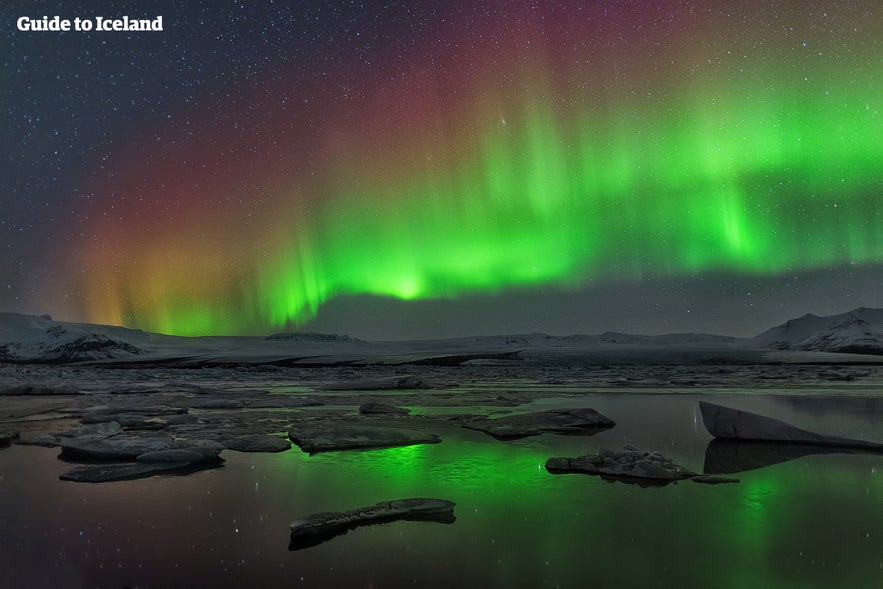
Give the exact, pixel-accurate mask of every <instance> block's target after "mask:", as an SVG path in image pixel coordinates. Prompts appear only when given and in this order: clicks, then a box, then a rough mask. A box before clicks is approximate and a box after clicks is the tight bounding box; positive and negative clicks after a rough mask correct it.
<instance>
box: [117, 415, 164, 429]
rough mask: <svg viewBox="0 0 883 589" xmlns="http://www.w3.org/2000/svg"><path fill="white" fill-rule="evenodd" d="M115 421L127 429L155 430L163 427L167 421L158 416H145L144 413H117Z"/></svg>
mask: <svg viewBox="0 0 883 589" xmlns="http://www.w3.org/2000/svg"><path fill="white" fill-rule="evenodd" d="M117 422H119V424H120V427H122V428H123V429H127V430H149V431H155V430H160V429H164V428H165V427H166V426H167V425H168V422H167V421H166V420H165V419H161V418H159V417H145V416H144V415H126V414H124V415H117Z"/></svg>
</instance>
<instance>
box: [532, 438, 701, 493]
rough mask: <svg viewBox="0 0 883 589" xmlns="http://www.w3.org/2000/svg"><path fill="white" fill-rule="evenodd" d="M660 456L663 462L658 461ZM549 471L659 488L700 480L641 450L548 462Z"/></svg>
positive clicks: (557, 458)
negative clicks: (646, 483) (596, 476)
mask: <svg viewBox="0 0 883 589" xmlns="http://www.w3.org/2000/svg"><path fill="white" fill-rule="evenodd" d="M632 447H633V446H632ZM656 456H659V459H654V458H655V457H656ZM546 470H548V471H549V472H550V473H552V474H562V473H584V474H592V475H599V476H601V477H603V478H608V479H613V480H622V481H624V482H630V481H649V482H650V483H651V484H656V485H666V484H668V483H671V482H674V481H679V480H683V479H690V478H693V477H696V476H698V475H697V474H696V473H695V472H692V471H690V470H688V469H686V468H684V467H683V466H681V465H679V464H675V463H674V462H672V461H671V460H668V459H667V458H665V457H662V456H661V455H659V454H656V453H650V452H641V451H638V450H623V451H622V452H616V451H613V450H608V449H606V448H602V449H601V451H600V452H598V454H588V455H586V456H579V457H577V458H563V457H555V458H549V460H547V461H546Z"/></svg>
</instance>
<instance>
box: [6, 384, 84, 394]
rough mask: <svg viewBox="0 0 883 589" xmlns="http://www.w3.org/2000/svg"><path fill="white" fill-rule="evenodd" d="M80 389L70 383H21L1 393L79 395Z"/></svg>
mask: <svg viewBox="0 0 883 589" xmlns="http://www.w3.org/2000/svg"><path fill="white" fill-rule="evenodd" d="M79 394H80V391H78V390H77V389H76V388H74V387H72V386H68V385H60V386H53V385H37V384H21V385H17V386H14V387H8V388H5V389H2V390H0V395H9V396H13V395H16V396H17V395H31V396H57V395H79Z"/></svg>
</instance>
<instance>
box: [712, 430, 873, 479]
mask: <svg viewBox="0 0 883 589" xmlns="http://www.w3.org/2000/svg"><path fill="white" fill-rule="evenodd" d="M814 454H877V455H883V453H880V452H873V451H869V450H864V451H863V450H860V449H851V448H841V447H829V446H820V445H818V444H793V443H772V442H752V441H736V440H722V439H714V440H711V441H710V442H709V443H708V447H707V448H706V449H705V466H704V472H705V474H732V473H737V472H744V471H746V470H755V469H758V468H764V467H766V466H772V465H773V464H779V463H780V462H787V461H789V460H796V459H798V458H803V457H804V456H812V455H814Z"/></svg>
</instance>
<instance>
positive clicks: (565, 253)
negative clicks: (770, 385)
mask: <svg viewBox="0 0 883 589" xmlns="http://www.w3.org/2000/svg"><path fill="white" fill-rule="evenodd" d="M824 4H825V3H820V2H807V3H800V6H799V7H798V6H796V5H797V3H789V2H767V1H763V2H762V1H743V2H736V3H728V4H727V6H726V7H724V6H716V3H705V2H681V1H674V0H670V1H663V2H597V3H580V2H574V3H551V4H548V5H539V6H536V7H527V6H522V5H516V6H510V5H506V6H505V7H503V6H502V5H499V4H496V3H489V4H487V5H480V6H476V7H472V6H471V5H470V6H458V7H450V8H448V7H447V5H444V8H443V7H442V5H434V4H433V3H425V4H421V5H419V6H416V7H414V8H413V10H410V9H409V10H407V11H406V10H405V9H404V8H403V7H398V8H395V7H394V8H389V7H387V8H386V9H385V10H386V11H387V12H385V13H383V14H381V15H380V16H379V17H378V18H373V19H367V18H366V17H364V14H362V13H358V12H356V13H353V14H355V17H354V16H353V15H352V14H350V15H349V16H347V15H345V14H344V12H342V11H343V9H336V8H334V7H332V8H331V12H332V14H331V17H326V20H323V21H322V24H320V25H316V27H318V28H310V23H311V22H313V21H311V12H310V11H311V10H313V9H311V8H304V9H292V10H290V11H288V12H286V13H285V14H284V19H283V18H281V16H283V15H276V14H267V13H266V12H267V9H255V8H252V9H249V10H253V11H257V10H260V12H261V14H259V15H258V14H254V13H249V14H248V19H251V20H255V19H257V20H258V22H262V23H265V22H267V21H266V19H267V18H269V17H273V19H274V20H273V22H274V23H275V24H274V25H273V27H275V28H272V30H270V27H269V26H268V27H267V29H268V30H269V32H267V30H264V32H263V33H261V34H258V31H257V30H255V29H248V31H249V33H248V34H243V35H241V36H238V37H236V42H237V43H238V44H234V45H232V46H228V45H229V44H225V45H224V46H223V47H220V45H218V44H217V43H216V45H217V48H216V51H220V52H221V54H220V57H216V58H214V60H215V61H213V62H212V63H210V64H203V65H202V66H200V67H202V68H203V69H204V70H205V71H203V72H202V73H203V74H204V75H203V76H202V77H203V78H209V77H211V76H209V75H208V73H206V72H207V71H208V70H211V68H215V70H216V71H217V72H224V71H226V70H225V66H224V60H229V63H230V64H231V65H230V66H229V69H230V71H231V72H232V73H231V75H230V77H229V79H225V77H224V76H223V75H220V74H218V75H216V76H214V78H213V79H212V80H211V81H206V80H202V81H200V82H199V83H194V84H193V87H192V88H191V89H188V90H186V91H181V90H180V89H178V91H176V92H173V91H172V90H171V89H170V90H168V91H167V92H165V93H164V92H162V91H161V90H158V89H157V88H161V87H162V84H163V83H164V82H163V79H162V76H161V75H160V74H161V73H162V72H163V71H165V70H163V69H162V67H160V66H159V65H157V64H156V63H154V62H157V63H158V62H160V61H163V62H164V61H167V60H168V59H170V58H171V56H175V55H176V52H181V51H187V50H188V47H187V45H186V43H187V41H186V39H187V38H188V34H195V33H194V31H193V30H192V29H193V27H196V23H197V21H199V22H203V21H205V20H208V25H205V24H203V25H202V26H207V27H211V26H213V24H212V23H214V25H217V26H220V25H218V22H219V21H220V19H225V18H227V19H229V18H232V17H231V16H230V14H228V12H227V11H226V10H225V11H219V12H218V13H213V12H211V9H207V8H203V9H202V10H201V11H200V12H199V13H197V12H196V11H195V10H194V11H191V12H188V11H183V10H179V11H177V12H175V13H173V12H172V11H167V12H165V13H164V18H165V22H166V23H167V25H166V31H165V32H162V33H154V35H165V36H167V38H166V40H164V41H161V40H159V37H157V36H154V37H152V40H144V39H140V40H135V41H132V40H130V41H129V42H131V43H136V42H137V43H141V44H142V46H143V48H144V49H145V50H146V53H147V54H146V55H145V56H142V57H138V58H137V59H143V60H145V61H144V62H143V63H144V64H146V65H144V66H143V69H142V70H139V71H142V72H143V76H142V77H144V76H147V77H150V76H153V78H149V83H148V84H146V86H147V87H146V88H142V89H141V90H136V91H135V92H146V93H147V94H149V95H151V97H152V98H154V99H155V101H154V103H153V104H161V108H152V109H149V112H147V113H139V112H136V111H137V109H136V108H134V107H131V106H130V105H128V104H127V103H126V102H125V101H124V100H123V98H122V97H123V96H124V95H126V96H127V95H128V94H127V92H130V91H119V90H116V92H117V93H118V94H119V95H120V96H119V98H117V99H115V100H113V101H110V102H109V103H107V104H105V103H102V104H103V105H104V106H102V107H101V108H107V107H108V105H109V107H110V108H117V107H118V105H117V103H119V105H120V106H119V108H122V109H123V110H124V111H126V112H128V114H127V115H126V116H125V117H120V118H119V119H117V120H116V122H115V123H114V124H113V125H110V124H108V125H107V129H105V130H104V131H103V133H102V135H101V137H100V138H96V137H93V138H91V140H92V141H94V143H93V144H91V145H95V146H96V147H95V148H89V149H87V148H84V149H82V151H83V152H84V153H86V154H87V155H88V156H87V157H85V156H84V157H80V158H77V161H76V162H66V163H65V164H64V169H65V170H70V171H69V173H67V174H66V175H64V174H62V175H59V180H58V181H57V184H55V185H53V186H49V187H48V188H47V190H48V189H49V188H53V189H55V190H56V192H58V193H62V194H64V193H65V191H66V193H68V194H69V195H71V194H72V195H74V196H68V197H67V199H68V200H66V201H65V202H64V207H62V208H64V210H65V213H64V216H65V218H67V219H68V221H67V223H68V229H67V230H66V235H65V239H64V240H60V239H56V240H55V242H54V243H53V244H52V245H50V246H48V247H46V248H45V249H42V250H41V252H42V258H41V259H40V268H41V270H40V272H38V273H35V275H36V274H39V275H40V276H41V278H40V280H41V283H40V284H41V286H40V288H39V295H38V297H37V298H38V299H39V300H40V301H41V302H42V303H44V304H45V305H46V306H48V307H50V310H52V309H55V308H57V309H61V310H62V311H63V312H66V313H68V314H70V315H71V317H72V318H77V319H81V320H88V321H92V322H99V323H109V324H118V325H128V326H133V327H139V328H143V329H147V330H151V331H158V332H163V333H170V334H180V335H203V334H237V333H264V332H267V331H272V330H279V329H283V328H286V327H291V326H294V327H298V326H303V325H304V324H306V323H307V322H309V321H310V320H311V319H313V318H314V317H315V316H316V315H317V314H319V313H321V310H322V308H323V304H324V303H326V302H327V301H329V300H331V299H334V298H336V297H341V296H348V295H376V296H382V297H393V298H396V299H401V300H405V301H408V300H424V299H443V300H447V299H456V298H458V297H462V296H467V295H468V296H473V295H479V296H493V297H500V298H505V297H506V296H507V293H511V292H513V291H520V292H523V291H525V290H527V291H529V290H530V289H531V288H534V287H542V288H553V289H570V290H579V289H582V288H585V286H586V285H587V284H588V283H590V282H593V283H597V282H601V283H604V282H605V281H612V280H625V281H626V282H628V281H632V282H635V281H640V280H643V279H648V278H651V279H652V278H654V277H685V279H689V278H690V277H701V276H704V275H712V274H714V275H717V274H719V273H729V274H732V275H735V276H745V277H749V279H750V277H756V276H767V275H785V274H794V273H801V272H808V271H816V270H822V269H837V268H850V267H856V266H861V267H867V266H871V267H874V266H879V265H881V264H883V207H881V198H883V117H881V113H880V110H881V107H883V77H881V76H880V74H879V72H880V71H881V66H883V48H881V46H880V41H879V39H881V38H883V11H881V9H880V8H879V6H877V3H875V2H842V3H837V5H836V6H832V7H828V8H825V7H824ZM163 6H165V5H163ZM142 10H143V9H142ZM298 10H299V12H298ZM316 10H319V9H316ZM334 10H337V13H336V14H335V13H334ZM363 10H366V11H368V12H370V11H369V10H368V9H363ZM161 12H162V9H158V11H157V14H159V13H161ZM121 14H122V13H121ZM151 14H152V13H151ZM359 14H362V16H361V17H359ZM393 14H394V16H395V17H394V18H393V17H392V15H393ZM109 16H112V15H109ZM133 16H136V17H137V16H140V15H138V14H134V15H133ZM145 16H147V15H145ZM213 19H214V20H213ZM261 19H263V20H261ZM384 19H385V20H384ZM246 20H247V19H246ZM246 20H240V21H238V22H240V23H242V22H246ZM315 21H319V17H318V16H316V17H315ZM280 22H281V24H280ZM354 23H355V24H354ZM244 26H245V25H244ZM285 26H288V27H290V29H289V30H288V36H287V37H286V34H285V28H284V27H285ZM408 32H410V34H406V33H408ZM295 33H296V34H295ZM9 34H10V35H13V36H15V47H14V51H13V54H14V55H13V56H12V57H11V60H10V63H12V62H15V63H18V62H17V61H16V60H20V59H21V57H22V56H24V55H26V53H27V51H28V45H29V44H34V43H38V42H39V43H42V44H49V45H51V44H52V43H55V44H59V43H63V42H67V43H79V44H82V45H90V44H91V45H93V46H94V45H95V44H96V43H97V42H98V41H96V39H95V38H92V39H83V38H79V39H71V38H70V36H69V37H67V38H64V39H62V40H59V39H57V38H51V37H49V36H45V35H49V33H46V34H45V35H44V37H42V38H39V39H36V40H35V38H34V37H33V36H31V37H29V38H25V37H24V36H23V35H22V34H21V33H11V32H10V33H9ZM198 34H205V33H204V32H201V33H198ZM273 35H277V36H278V39H277V40H276V41H272V40H269V41H268V40H267V37H268V36H273ZM326 36H330V38H331V40H324V41H322V43H321V44H318V42H317V41H315V39H316V38H317V37H323V38H324V37H326ZM208 38H209V36H206V39H208ZM274 38H275V37H274ZM286 38H287V39H288V40H289V43H290V44H288V45H286ZM292 38H293V39H296V40H291V39H292ZM307 38H310V39H313V41H311V42H306V41H304V42H305V43H306V45H305V46H306V50H305V49H304V45H303V44H299V43H300V42H299V41H297V39H300V40H304V39H307ZM257 39H263V41H261V42H260V43H259V42H258V41H257ZM196 42H197V41H193V43H196ZM203 42H207V41H205V40H203ZM112 43H115V44H125V43H126V41H125V38H124V37H122V36H117V37H115V38H114V39H113V41H112ZM151 43H152V44H153V45H150V44H151ZM219 43H220V42H219ZM151 47H152V49H151ZM311 48H312V49H313V50H311ZM90 49H91V50H92V51H94V50H95V48H94V47H92V48H90ZM191 49H192V48H191ZM295 49H296V51H295ZM60 59H63V58H60ZM134 59H136V58H133V60H134ZM151 60H152V61H151ZM252 66H254V67H252ZM8 67H9V66H7V68H8ZM191 67H192V66H191ZM25 69H27V66H25ZM20 73H21V70H20V69H19V70H16V73H15V74H13V73H11V72H10V73H8V75H7V78H15V75H19V74H20ZM97 75H98V74H97V73H95V72H92V73H91V74H89V75H86V74H84V77H86V78H87V79H90V78H89V76H97ZM135 77H136V78H137V77H138V76H135ZM192 77H194V78H195V77H197V76H195V75H193V76H192ZM103 83H107V81H106V80H105V81H104V82H103ZM154 86H155V87H154ZM134 102H135V101H134V99H133V100H132V103H133V104H134ZM86 106H87V105H85V103H84V104H82V105H80V106H78V107H77V110H78V112H84V113H86V114H84V115H82V116H84V117H86V120H88V116H94V115H89V113H90V112H91V111H90V110H89V108H93V107H94V105H93V106H89V108H87V107H86ZM96 108H97V107H96ZM100 116H102V117H103V116H106V113H104V114H102V115H100ZM102 120H103V119H102ZM41 132H47V131H41ZM48 132H49V133H50V134H51V131H48ZM16 140H17V136H16V135H13V142H15V141H16ZM4 149H8V147H6V148H4ZM19 151H20V152H21V151H22V150H19ZM62 152H63V153H64V150H62ZM24 153H32V152H31V151H28V150H27V149H25V150H24ZM59 157H63V155H62V156H59ZM59 169H61V168H59ZM61 176H64V177H63V178H62V177H61ZM59 186H64V187H65V188H64V190H61V189H59ZM32 204H33V203H32ZM32 208H33V207H32ZM15 243H16V244H18V247H21V248H23V249H24V245H22V244H24V243H26V241H21V242H19V241H16V242H15ZM22 256H23V257H27V256H26V255H25V254H22ZM22 265H23V264H22ZM22 272H23V271H22ZM31 282H33V280H31ZM8 289H9V290H11V287H9V288H8ZM7 296H8V295H7ZM587 299H590V296H589V295H587ZM3 302H4V303H5V304H7V305H12V306H15V305H16V304H17V303H15V302H11V301H10V300H4V301H3Z"/></svg>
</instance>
